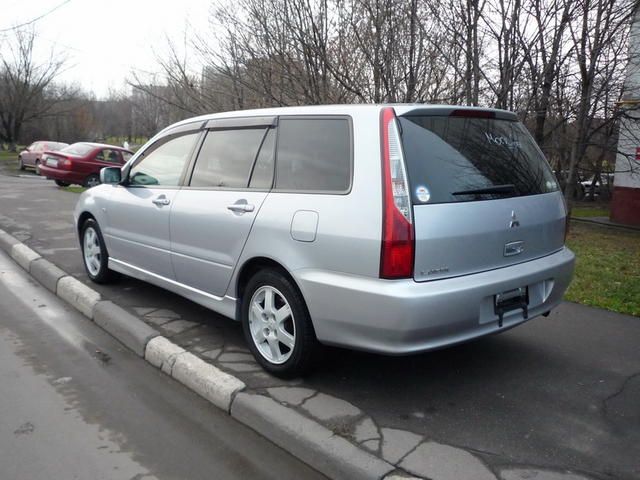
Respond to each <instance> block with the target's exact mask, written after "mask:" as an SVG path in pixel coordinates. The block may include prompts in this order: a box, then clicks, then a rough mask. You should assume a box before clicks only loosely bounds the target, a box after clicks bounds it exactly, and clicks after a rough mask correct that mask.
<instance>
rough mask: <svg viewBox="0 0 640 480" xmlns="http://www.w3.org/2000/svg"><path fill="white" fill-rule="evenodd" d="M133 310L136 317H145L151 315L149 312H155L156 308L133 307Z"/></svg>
mask: <svg viewBox="0 0 640 480" xmlns="http://www.w3.org/2000/svg"><path fill="white" fill-rule="evenodd" d="M133 310H134V311H135V312H136V313H137V314H138V315H147V314H148V313H151V312H153V311H155V310H157V308H155V307H133Z"/></svg>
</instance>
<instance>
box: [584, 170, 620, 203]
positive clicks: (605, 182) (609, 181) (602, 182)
mask: <svg viewBox="0 0 640 480" xmlns="http://www.w3.org/2000/svg"><path fill="white" fill-rule="evenodd" d="M593 181H594V177H593V176H591V177H589V178H587V179H586V180H583V181H581V182H580V193H581V195H582V197H586V198H590V197H591V193H592V190H591V186H592V185H593V197H598V196H600V193H601V190H604V192H605V193H610V192H611V191H612V190H613V173H603V174H601V175H600V178H599V179H598V180H596V182H595V184H594V183H593Z"/></svg>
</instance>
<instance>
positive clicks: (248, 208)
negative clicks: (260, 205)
mask: <svg viewBox="0 0 640 480" xmlns="http://www.w3.org/2000/svg"><path fill="white" fill-rule="evenodd" d="M227 208H228V209H229V210H231V211H232V212H238V213H246V212H253V211H254V210H255V208H256V207H255V206H254V205H252V204H251V203H234V204H233V205H229V206H227Z"/></svg>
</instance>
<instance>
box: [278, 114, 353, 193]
mask: <svg viewBox="0 0 640 480" xmlns="http://www.w3.org/2000/svg"><path fill="white" fill-rule="evenodd" d="M301 119H302V120H303V121H304V120H346V121H347V125H348V129H349V185H348V187H347V188H346V189H345V190H291V189H280V188H278V187H277V185H278V151H279V150H278V146H279V143H280V121H281V120H301ZM276 133H277V135H276V141H275V158H274V162H273V167H274V172H273V182H272V183H271V185H272V188H271V191H272V192H274V193H293V194H296V193H297V194H300V193H305V194H314V195H349V194H350V193H351V190H352V189H353V174H354V139H353V117H351V115H332V114H328V115H314V114H311V115H304V114H302V115H280V116H278V130H277V132H276Z"/></svg>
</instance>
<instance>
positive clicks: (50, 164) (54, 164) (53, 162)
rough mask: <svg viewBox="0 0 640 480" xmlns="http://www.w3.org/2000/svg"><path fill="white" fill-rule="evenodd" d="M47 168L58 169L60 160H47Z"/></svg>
mask: <svg viewBox="0 0 640 480" xmlns="http://www.w3.org/2000/svg"><path fill="white" fill-rule="evenodd" d="M47 166H48V167H55V168H57V167H58V160H56V159H55V158H47Z"/></svg>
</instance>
